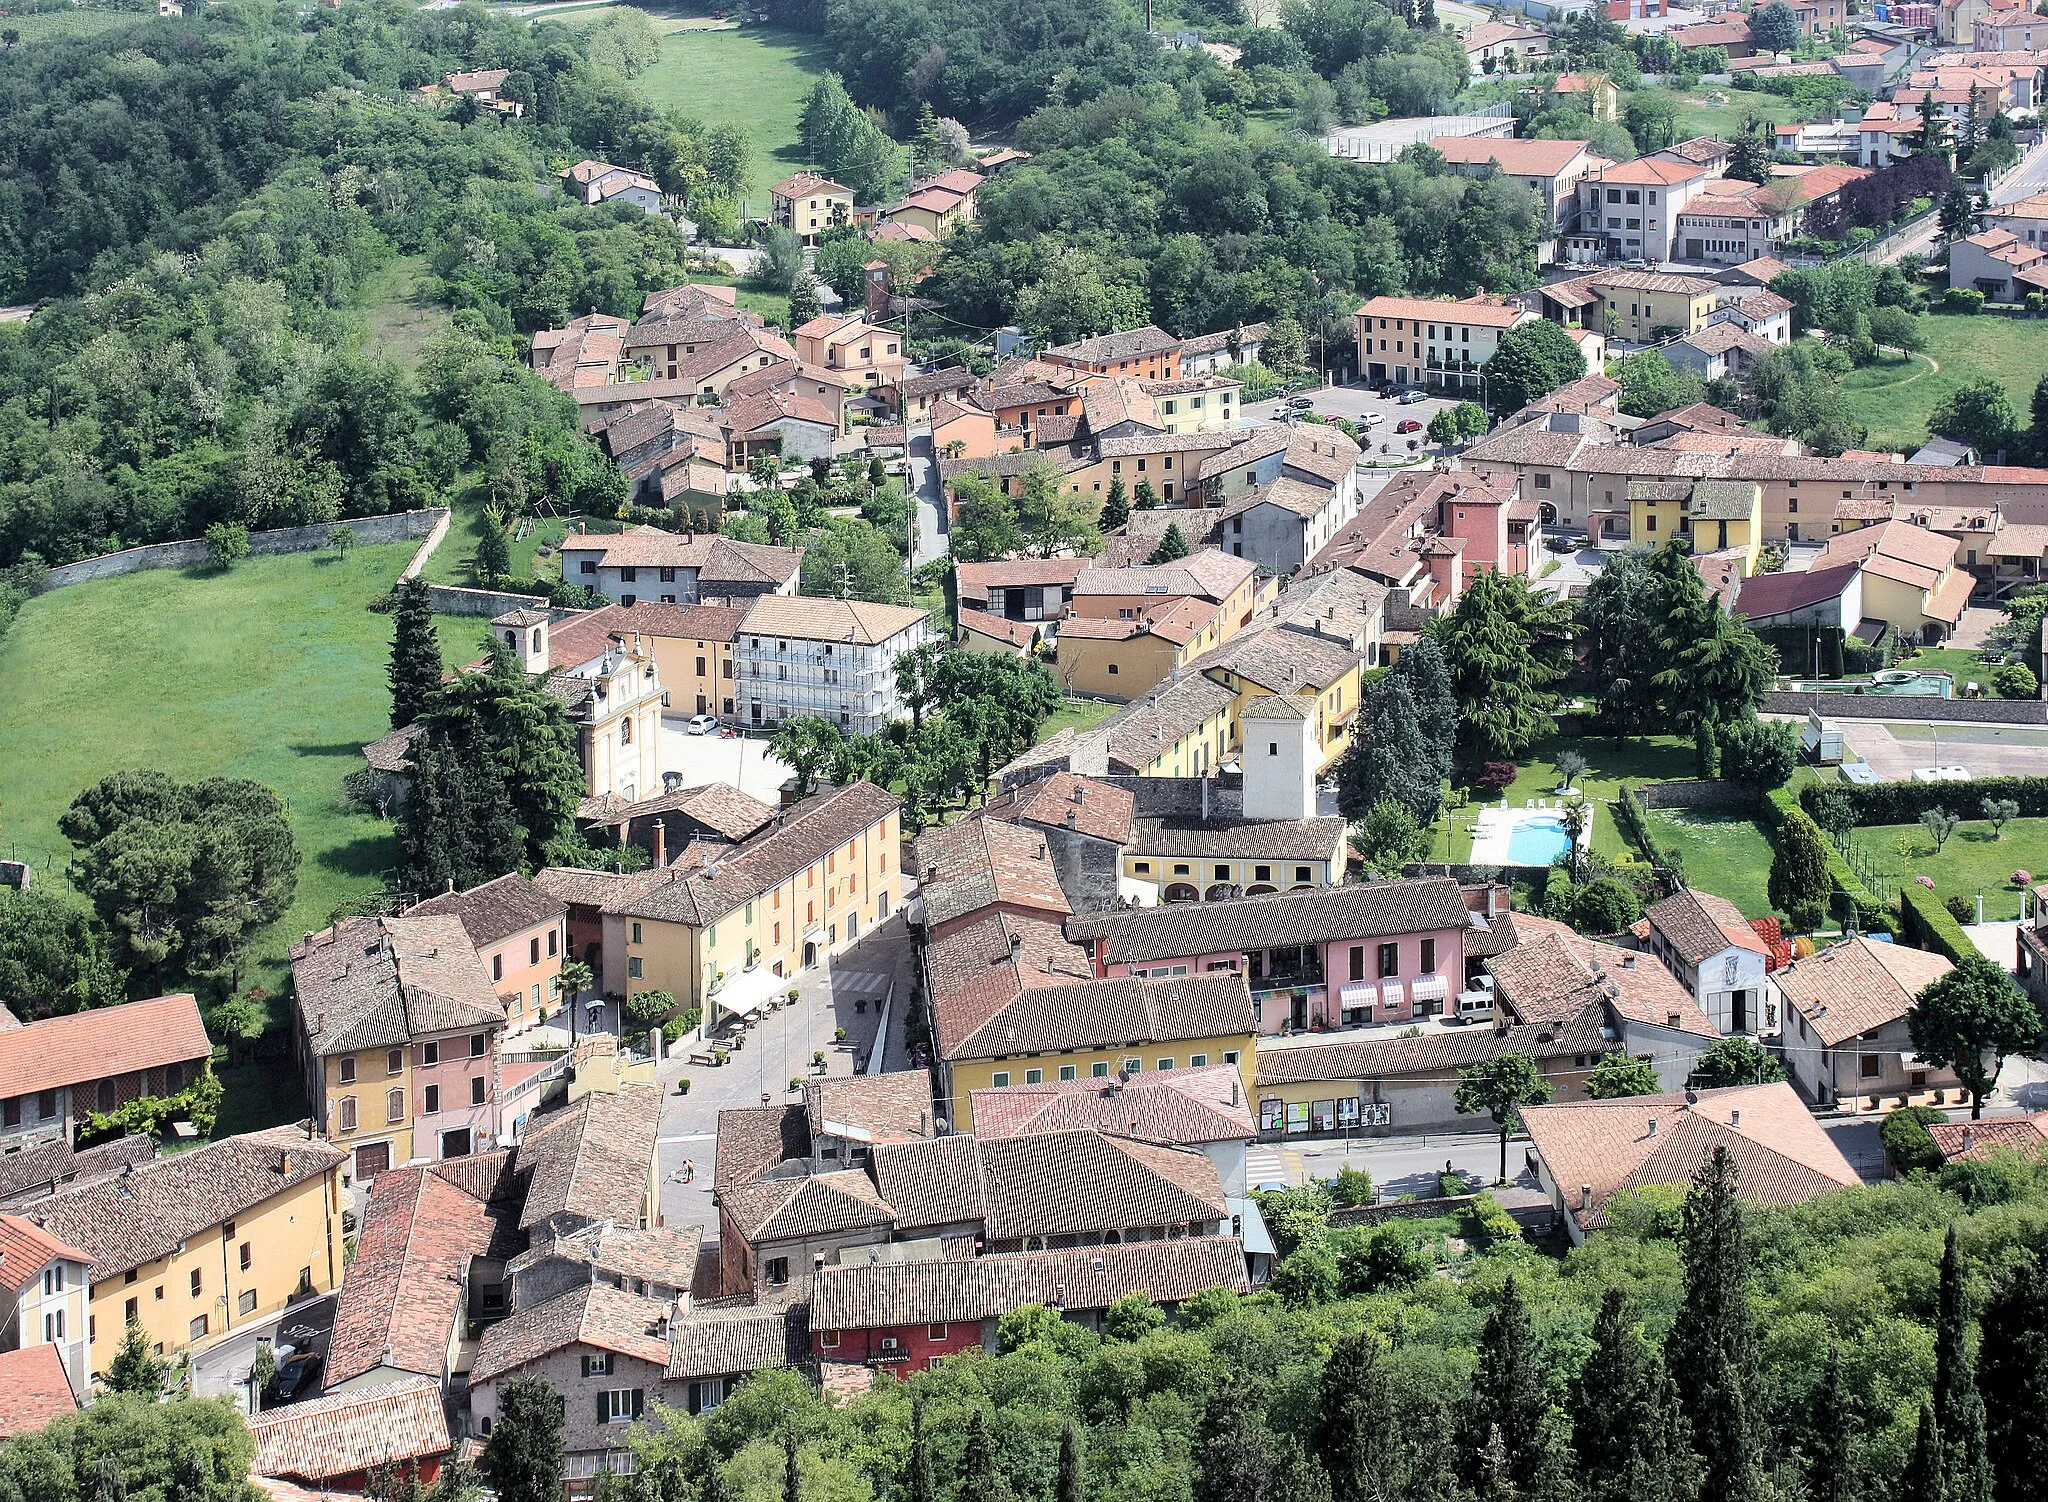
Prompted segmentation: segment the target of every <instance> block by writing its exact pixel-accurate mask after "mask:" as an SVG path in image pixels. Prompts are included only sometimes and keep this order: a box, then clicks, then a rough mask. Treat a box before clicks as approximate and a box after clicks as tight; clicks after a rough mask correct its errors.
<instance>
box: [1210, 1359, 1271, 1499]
mask: <svg viewBox="0 0 2048 1502" xmlns="http://www.w3.org/2000/svg"><path fill="white" fill-rule="evenodd" d="M1194 1460H1195V1480H1194V1488H1193V1502H1267V1499H1268V1498H1269V1497H1271V1496H1272V1495H1273V1435H1272V1431H1271V1430H1269V1429H1268V1428H1267V1427H1266V1420H1265V1415H1264V1414H1263V1413H1261V1412H1260V1411H1259V1408H1258V1406H1257V1404H1256V1403H1255V1402H1254V1401H1253V1397H1252V1394H1251V1392H1250V1391H1248V1389H1247V1386H1246V1384H1245V1383H1243V1382H1241V1381H1238V1382H1228V1383H1225V1384H1224V1386H1223V1387H1222V1388H1221V1390H1219V1391H1218V1392H1217V1393H1216V1394H1215V1395H1214V1396H1213V1397H1211V1398H1210V1399H1209V1401H1208V1403H1207V1404H1206V1405H1205V1406H1204V1407H1203V1409H1202V1422H1201V1424H1200V1425H1199V1426H1198V1428H1197V1429H1196V1432H1195V1452H1194Z"/></svg>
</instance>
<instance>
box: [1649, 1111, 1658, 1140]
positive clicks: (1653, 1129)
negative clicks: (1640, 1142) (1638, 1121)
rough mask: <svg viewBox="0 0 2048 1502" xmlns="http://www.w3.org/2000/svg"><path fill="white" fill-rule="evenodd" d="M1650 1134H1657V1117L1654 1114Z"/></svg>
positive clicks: (1651, 1119)
mask: <svg viewBox="0 0 2048 1502" xmlns="http://www.w3.org/2000/svg"><path fill="white" fill-rule="evenodd" d="M1650 1135H1651V1136H1652V1137H1654V1136H1656V1135H1657V1118H1656V1117H1654V1116H1652V1117H1651V1118H1650Z"/></svg>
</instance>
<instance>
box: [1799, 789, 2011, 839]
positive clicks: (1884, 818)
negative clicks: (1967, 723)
mask: <svg viewBox="0 0 2048 1502" xmlns="http://www.w3.org/2000/svg"><path fill="white" fill-rule="evenodd" d="M1824 789H1825V790H1829V791H1836V792H1842V793H1846V794H1847V795H1848V798H1849V807H1850V808H1851V809H1852V810H1854V811H1855V815H1856V823H1857V826H1858V827H1859V828H1860V827H1863V826H1865V825H1871V824H1917V823H1919V822H1920V815H1921V814H1923V813H1925V812H1926V811H1927V810H1928V809H1930V808H1941V809H1946V810H1948V812H1950V813H1952V814H1955V815H1957V816H1958V817H1960V818H1961V819H1963V820H1964V821H1965V822H1966V823H1967V822H1968V821H1969V820H1972V819H1981V818H1982V817H1983V814H1982V813H1981V812H1979V808H1980V805H1982V803H1983V801H1984V800H1985V799H1986V798H2010V799H2011V800H2012V801H2013V802H2015V803H2017V804H2018V805H2019V806H2020V817H2021V818H2025V819H2039V818H2048V777H1973V778H1971V779H1970V780H1969V781H1968V782H1877V783H1867V784H1866V783H1843V782H1828V783H1820V782H1816V783H1809V784H1808V785H1807V787H1806V789H1805V790H1804V791H1803V792H1801V793H1800V795H1799V799H1800V803H1801V804H1802V805H1803V806H1804V807H1805V809H1806V811H1807V812H1808V813H1809V814H1810V813H1812V812H1813V799H1814V798H1815V797H1816V796H1817V795H1818V794H1819V793H1821V792H1822V791H1823V790H1824Z"/></svg>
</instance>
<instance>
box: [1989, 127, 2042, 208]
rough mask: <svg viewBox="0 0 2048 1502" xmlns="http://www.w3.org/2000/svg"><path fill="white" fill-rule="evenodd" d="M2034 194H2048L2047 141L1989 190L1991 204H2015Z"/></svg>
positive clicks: (2022, 159)
mask: <svg viewBox="0 0 2048 1502" xmlns="http://www.w3.org/2000/svg"><path fill="white" fill-rule="evenodd" d="M2036 193H2048V141H2044V142H2042V143H2041V144H2040V145H2039V146H2036V147H2035V148H2034V149H2033V150H2032V151H2030V152H2028V153H2027V154H2026V156H2024V157H2022V158H2021V159H2020V164H2019V166H2018V167H2017V168H2015V169H2014V170H2013V172H2012V174H2011V175H2010V176H2008V177H2007V178H2006V179H2005V180H2004V181H2002V182H2001V183H1999V184H1998V186H1997V187H1995V188H1993V189H1992V190H1991V201H1992V202H1993V203H2017V202H2018V201H2019V200H2020V199H2022V198H2031V197H2033V196H2034V194H2036Z"/></svg>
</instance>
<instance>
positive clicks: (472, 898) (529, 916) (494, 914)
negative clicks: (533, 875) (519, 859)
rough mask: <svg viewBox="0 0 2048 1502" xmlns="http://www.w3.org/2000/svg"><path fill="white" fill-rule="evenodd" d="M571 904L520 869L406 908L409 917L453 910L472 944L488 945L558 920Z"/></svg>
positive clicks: (565, 913) (565, 914)
mask: <svg viewBox="0 0 2048 1502" xmlns="http://www.w3.org/2000/svg"><path fill="white" fill-rule="evenodd" d="M568 913H569V908H568V904H566V903H564V902H563V901H562V900H561V898H559V897H551V896H549V895H548V894H547V893H546V892H543V891H542V890H541V889H540V888H539V887H537V886H535V885H534V884H533V883H532V882H531V881H529V880H528V879H527V878H526V877H525V876H523V875H521V874H520V873H519V872H517V871H509V872H507V873H506V874H505V875H503V876H500V877H497V878H496V879H495V880H492V881H487V882H485V883H484V884H483V885H482V886H477V887H471V888H470V889H469V890H468V891H467V892H446V893H443V894H442V895H441V896H439V897H429V898H428V899H427V900H426V901H425V902H420V903H415V904H414V905H413V906H411V907H409V908H407V909H406V915H407V916H408V917H434V916H438V915H442V914H452V915H453V916H455V917H456V918H459V919H461V920H462V928H463V932H465V933H467V934H468V935H469V940H470V942H471V943H472V944H477V945H489V944H496V943H499V942H501V941H502V940H505V939H509V938H511V937H512V936H513V935H514V934H523V933H525V932H526V931H527V930H528V929H530V928H539V927H541V926H543V925H546V924H552V923H559V922H560V921H561V920H562V919H563V918H565V917H567V916H568Z"/></svg>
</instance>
